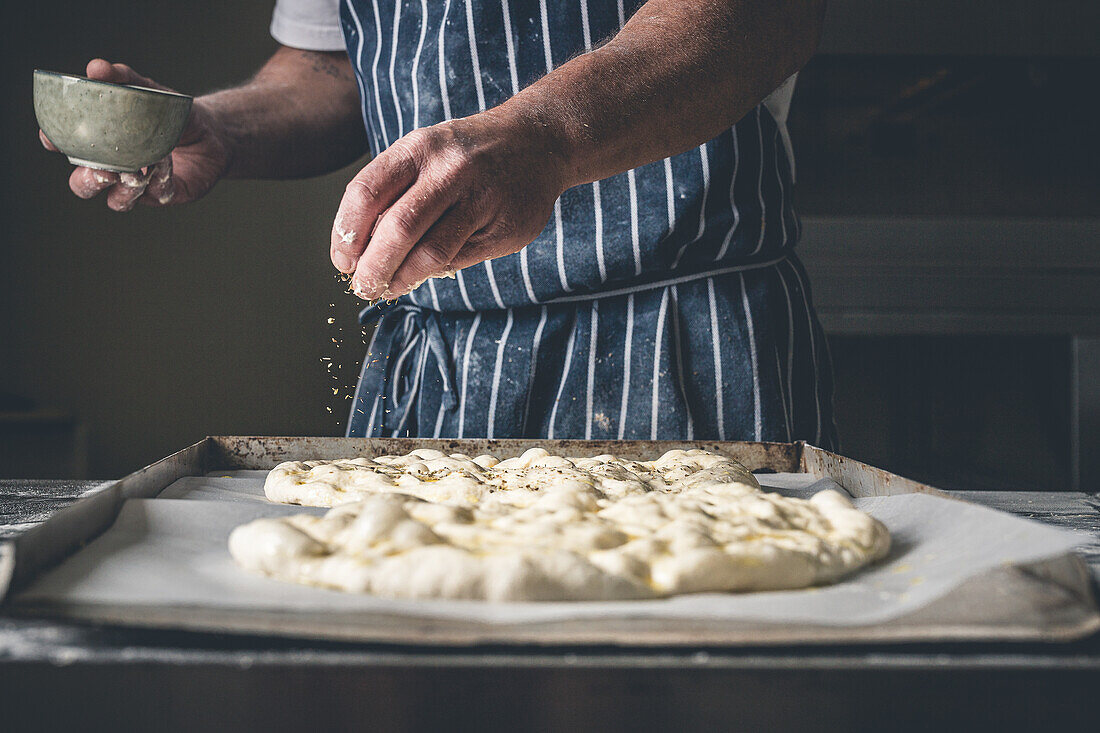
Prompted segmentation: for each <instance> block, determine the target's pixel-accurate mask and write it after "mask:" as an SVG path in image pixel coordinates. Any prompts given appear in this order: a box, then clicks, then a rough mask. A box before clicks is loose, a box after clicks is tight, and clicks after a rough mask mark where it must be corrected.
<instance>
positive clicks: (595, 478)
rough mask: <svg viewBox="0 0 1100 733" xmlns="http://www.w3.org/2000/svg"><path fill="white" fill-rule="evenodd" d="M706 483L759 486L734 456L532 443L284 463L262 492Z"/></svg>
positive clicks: (482, 496)
mask: <svg viewBox="0 0 1100 733" xmlns="http://www.w3.org/2000/svg"><path fill="white" fill-rule="evenodd" d="M708 482H709V483H742V484H746V485H748V486H752V487H756V488H759V486H760V484H758V483H757V482H756V478H755V477H754V476H753V475H752V473H751V472H749V470H748V469H747V468H745V467H744V466H742V465H741V464H740V463H738V462H737V461H735V460H733V459H731V458H727V457H726V456H722V455H718V454H715V453H708V452H707V451H703V450H688V451H683V450H672V451H669V452H668V453H665V454H664V455H663V456H661V457H660V458H658V459H657V460H655V461H630V460H626V459H623V458H616V457H615V456H611V455H600V456H594V457H592V458H565V457H563V456H555V455H551V454H550V453H548V452H547V451H546V450H544V449H542V448H532V449H530V450H528V451H527V452H526V453H524V454H523V455H521V456H517V457H515V458H509V459H506V460H503V461H501V460H498V459H497V458H496V457H495V456H491V455H481V456H477V457H475V458H471V457H470V456H467V455H463V454H461V453H454V454H451V455H445V454H444V453H441V452H440V451H437V450H430V449H420V450H414V451H413V452H412V453H409V454H408V455H404V456H378V457H376V458H373V459H371V458H348V459H342V460H336V461H289V462H287V463H281V464H279V465H278V466H276V467H275V468H274V469H272V471H271V473H269V474H268V475H267V481H265V482H264V493H265V494H267V498H268V499H271V500H272V501H277V502H281V503H283V504H303V505H305V506H337V505H339V504H345V503H347V502H351V501H359V500H361V499H364V498H367V497H370V496H374V495H376V494H379V493H393V492H398V493H402V494H408V495H410V496H416V497H419V498H421V499H425V500H427V501H433V502H466V503H472V504H473V503H481V502H485V501H504V502H506V503H509V504H514V505H524V504H529V503H531V502H533V501H534V500H535V499H536V498H538V496H539V494H540V492H542V491H544V490H545V489H546V488H548V487H558V488H563V487H574V488H575V489H576V490H578V491H582V492H583V491H592V490H594V491H596V492H597V493H598V494H599V495H600V498H619V497H622V496H627V495H629V494H644V493H648V492H650V491H653V490H655V489H660V490H667V491H676V490H679V489H683V488H687V487H689V486H694V485H696V484H699V483H708Z"/></svg>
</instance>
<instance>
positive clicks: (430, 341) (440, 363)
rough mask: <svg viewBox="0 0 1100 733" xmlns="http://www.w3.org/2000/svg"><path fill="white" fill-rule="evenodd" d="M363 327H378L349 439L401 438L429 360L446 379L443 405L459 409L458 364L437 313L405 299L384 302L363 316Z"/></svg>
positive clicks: (353, 409) (354, 405) (358, 389)
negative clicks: (455, 363) (455, 367)
mask: <svg viewBox="0 0 1100 733" xmlns="http://www.w3.org/2000/svg"><path fill="white" fill-rule="evenodd" d="M359 323H361V324H362V325H364V326H369V325H371V324H372V323H377V326H376V327H375V331H374V335H373V337H372V338H371V342H370V343H371V345H370V347H369V348H368V349H367V351H368V353H367V355H366V357H365V358H364V359H363V369H362V371H361V373H360V375H359V384H358V386H357V387H356V389H355V399H354V400H353V401H352V407H351V415H350V417H349V418H348V435H365V436H366V437H379V436H383V435H398V434H400V432H401V431H402V430H403V429H404V428H405V426H406V425H407V424H408V420H409V416H410V414H411V412H412V409H413V405H414V404H415V402H416V399H417V397H418V396H419V394H420V386H421V384H420V383H421V380H422V379H423V376H424V371H425V367H426V366H427V364H426V362H427V358H428V356H429V355H430V356H431V357H433V358H434V359H435V363H436V368H437V369H438V371H439V376H440V377H441V378H442V380H443V406H444V407H445V408H446V410H447V411H448V412H449V411H452V410H454V409H455V408H457V406H458V398H457V397H456V393H455V386H454V385H455V380H454V364H452V363H451V358H450V353H451V352H450V349H449V348H448V346H447V341H446V339H445V338H444V336H443V329H442V326H441V324H440V321H439V312H438V311H434V310H432V309H430V308H423V307H421V306H419V305H416V304H415V303H410V302H408V301H405V300H402V301H398V302H397V303H386V302H384V301H380V302H378V303H375V304H373V305H370V306H367V307H366V308H364V309H363V310H362V311H361V312H360V313H359Z"/></svg>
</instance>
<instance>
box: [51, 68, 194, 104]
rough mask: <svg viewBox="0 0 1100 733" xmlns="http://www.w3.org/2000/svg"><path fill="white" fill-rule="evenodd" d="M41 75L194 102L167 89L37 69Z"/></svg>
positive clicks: (192, 98)
mask: <svg viewBox="0 0 1100 733" xmlns="http://www.w3.org/2000/svg"><path fill="white" fill-rule="evenodd" d="M39 74H44V75H46V76H59V77H61V78H63V79H72V80H74V81H83V82H88V83H89V84H102V85H103V86H108V87H116V88H118V87H121V88H123V89H133V90H134V91H136V92H149V93H152V94H157V95H161V96H165V97H178V98H180V99H186V100H189V101H190V100H194V97H192V96H191V95H190V94H181V93H180V92H172V91H168V90H165V89H152V88H150V87H143V86H140V85H138V84H118V83H116V82H113V81H103V80H102V79H89V78H88V77H86V76H81V75H80V74H67V73H65V72H63V71H49V70H48V69H35V70H34V75H35V76H38V75H39Z"/></svg>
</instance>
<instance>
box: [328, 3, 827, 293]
mask: <svg viewBox="0 0 1100 733" xmlns="http://www.w3.org/2000/svg"><path fill="white" fill-rule="evenodd" d="M824 8H825V0H707V1H706V2H702V1H701V0H696V1H695V2H684V0H648V1H647V2H646V3H645V4H643V5H642V7H641V8H639V9H638V11H637V12H636V13H635V14H634V15H633V16H631V17H630V18H629V20H627V22H626V24H625V25H624V26H623V28H622V30H621V31H620V32H619V33H618V34H617V35H616V36H615V37H614V38H612V39H611V40H609V41H608V42H607V43H605V44H604V45H602V46H599V47H597V48H595V49H593V50H591V51H589V52H588V53H584V54H581V55H580V56H577V57H575V58H573V59H572V60H570V61H568V62H566V63H565V64H563V65H562V66H560V67H558V68H556V69H554V70H553V71H552V72H551V73H549V74H547V75H546V76H544V77H542V78H541V79H539V80H538V81H536V82H535V83H534V84H531V85H530V86H528V87H527V88H526V89H523V90H522V91H520V92H519V93H518V94H516V95H515V96H514V97H512V98H511V99H509V100H507V101H505V102H504V103H503V104H501V105H500V106H498V107H494V108H493V109H490V110H488V111H486V112H482V113H480V114H476V115H473V116H471V117H467V118H465V119H462V120H454V121H452V122H446V123H443V124H440V125H436V126H434V127H429V128H426V129H423V130H415V131H413V132H412V133H410V134H409V135H406V136H405V137H404V138H402V139H401V140H399V141H397V142H396V143H394V145H393V146H392V147H390V148H389V149H388V150H386V151H385V152H383V153H382V154H381V155H379V156H378V158H377V159H376V160H374V161H373V162H371V164H370V165H368V166H367V167H366V168H364V169H363V170H362V172H360V173H359V175H358V176H356V177H355V179H354V180H353V181H352V182H351V184H350V185H349V186H348V189H347V193H345V194H344V200H343V201H342V202H341V204H340V211H339V213H338V214H337V216H336V222H335V224H334V226H333V230H332V244H331V248H330V253H331V257H332V262H333V264H334V265H336V268H337V269H338V270H340V271H341V272H344V273H354V280H353V289H354V291H355V292H356V293H357V294H358V295H360V296H361V297H365V298H377V297H395V296H398V295H402V294H404V293H406V292H408V291H409V290H410V289H411V288H413V287H416V286H417V285H419V284H420V283H421V282H422V281H423V280H424V279H425V278H427V277H430V276H432V275H438V274H441V273H443V272H449V271H450V270H453V269H461V268H463V267H466V266H469V265H472V264H475V263H477V262H480V261H482V260H487V259H491V258H493V257H500V256H501V255H506V254H511V253H513V252H516V251H518V250H519V249H521V248H522V247H524V246H526V245H527V243H528V242H530V241H531V240H532V239H534V238H535V237H536V236H538V233H539V232H540V231H541V230H542V227H543V226H544V225H545V224H546V220H547V219H548V218H549V215H550V211H551V209H552V207H553V203H554V200H555V199H556V198H557V196H559V195H560V194H561V193H562V192H563V191H565V189H567V188H569V187H571V186H576V185H580V184H583V183H589V182H592V181H598V180H601V179H603V178H607V177H608V176H612V175H615V174H617V173H621V172H622V171H626V170H630V169H632V168H637V167H638V166H641V165H645V164H647V163H652V162H654V161H657V160H660V159H661V158H665V157H668V156H671V155H676V154H679V153H682V152H684V151H686V150H690V149H691V148H693V147H695V146H697V145H700V144H702V143H704V142H705V141H707V140H710V139H711V138H713V137H714V136H715V135H718V134H719V133H720V132H721V131H722V130H724V129H726V128H728V127H729V126H730V125H732V124H734V123H735V122H737V120H739V119H741V117H742V116H744V115H745V114H746V113H747V112H749V111H750V110H751V109H753V108H754V107H755V106H756V105H758V104H760V102H761V100H763V99H764V98H765V97H766V96H767V95H768V94H770V93H771V92H772V91H773V90H775V89H776V88H777V87H778V86H779V85H780V84H782V83H783V81H784V80H785V79H787V78H788V77H789V76H790V75H791V74H793V73H794V72H796V71H797V70H798V69H799V68H801V66H802V65H803V64H805V63H806V61H807V60H808V59H809V58H810V56H811V55H812V54H813V51H814V48H815V47H816V45H817V39H818V36H819V34H820V29H821V22H822V17H823V14H824Z"/></svg>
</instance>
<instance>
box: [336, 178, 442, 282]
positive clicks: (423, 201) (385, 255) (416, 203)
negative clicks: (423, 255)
mask: <svg viewBox="0 0 1100 733" xmlns="http://www.w3.org/2000/svg"><path fill="white" fill-rule="evenodd" d="M451 195H454V192H453V191H451V190H447V189H443V188H441V187H440V186H438V185H436V184H434V183H430V182H429V181H428V180H427V177H426V176H424V175H423V174H422V176H421V179H420V180H418V181H417V182H416V183H415V184H414V185H413V186H412V188H410V189H409V190H408V191H406V192H405V194H404V195H403V196H402V197H401V198H400V199H398V200H397V202H396V203H395V204H394V205H393V206H391V207H390V208H389V209H388V210H387V211H386V212H385V213H383V214H382V218H380V219H379V220H378V225H377V226H376V227H375V228H374V232H373V233H372V234H371V235H370V240H369V241H368V243H367V246H366V250H365V251H364V252H363V254H362V255H361V256H360V257H359V263H358V265H357V266H356V268H355V275H354V276H353V277H352V291H353V292H354V293H355V294H356V295H358V296H359V297H361V298H363V297H365V298H367V299H374V298H381V297H389V296H390V295H393V294H395V292H396V291H394V290H393V287H392V285H393V283H392V282H391V280H392V278H393V275H394V273H395V272H397V269H398V268H399V267H400V266H401V263H402V262H404V261H405V258H406V257H407V256H408V254H409V251H410V250H412V249H413V247H414V246H417V242H419V241H420V238H421V237H423V236H424V234H425V233H426V232H427V231H428V229H429V228H431V226H432V225H433V224H435V223H436V222H437V221H438V220H439V218H440V217H441V216H443V213H444V212H445V211H446V210H447V208H448V207H449V206H450V205H451V204H452V203H454V202H453V200H452V199H450V198H449V196H451ZM444 264H446V263H444Z"/></svg>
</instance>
